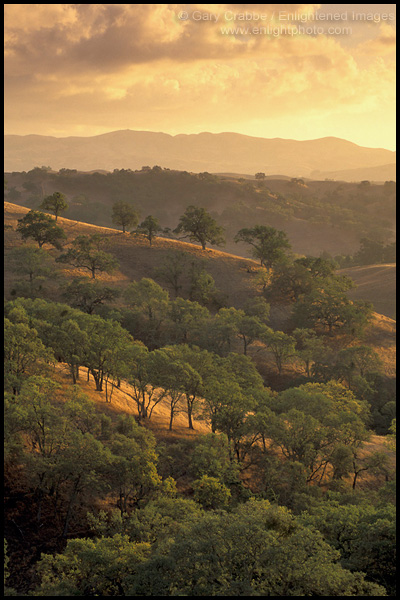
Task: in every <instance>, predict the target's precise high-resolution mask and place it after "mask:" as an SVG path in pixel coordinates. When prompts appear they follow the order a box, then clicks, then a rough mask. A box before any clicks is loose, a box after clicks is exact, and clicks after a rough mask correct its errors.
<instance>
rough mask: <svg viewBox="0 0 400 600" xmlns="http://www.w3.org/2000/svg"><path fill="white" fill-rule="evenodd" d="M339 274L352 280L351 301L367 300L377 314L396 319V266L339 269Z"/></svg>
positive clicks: (383, 265)
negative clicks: (353, 285) (354, 285)
mask: <svg viewBox="0 0 400 600" xmlns="http://www.w3.org/2000/svg"><path fill="white" fill-rule="evenodd" d="M339 273H341V274H343V275H348V276H349V277H351V278H352V279H353V281H354V282H355V284H356V286H357V287H356V288H355V289H354V290H351V291H350V292H349V297H350V298H351V300H368V302H372V304H373V305H374V307H375V309H376V310H377V312H379V313H381V314H382V315H385V316H386V317H390V318H392V319H395V318H396V265H395V264H393V263H391V264H386V265H385V264H382V265H366V266H362V267H350V268H348V269H341V270H340V271H339Z"/></svg>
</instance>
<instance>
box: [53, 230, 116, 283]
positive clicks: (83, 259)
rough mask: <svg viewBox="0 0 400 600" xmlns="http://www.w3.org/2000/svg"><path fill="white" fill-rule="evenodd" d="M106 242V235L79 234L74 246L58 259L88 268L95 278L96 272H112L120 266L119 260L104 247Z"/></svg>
mask: <svg viewBox="0 0 400 600" xmlns="http://www.w3.org/2000/svg"><path fill="white" fill-rule="evenodd" d="M105 244H106V240H105V238H104V236H102V235H101V234H99V233H94V234H93V235H90V236H89V235H78V237H77V238H75V240H74V241H73V242H72V248H69V249H68V250H67V252H65V253H64V254H61V255H60V256H59V257H58V258H57V259H56V260H57V262H60V263H66V264H70V265H73V266H75V267H79V268H81V269H86V270H88V271H89V272H90V273H91V276H92V279H95V277H96V273H98V272H100V273H102V272H106V273H112V272H113V271H115V269H117V268H118V266H119V265H118V261H117V260H116V259H115V258H114V257H113V256H112V254H110V253H109V252H105V251H104V250H103V249H102V247H103V246H104V245H105Z"/></svg>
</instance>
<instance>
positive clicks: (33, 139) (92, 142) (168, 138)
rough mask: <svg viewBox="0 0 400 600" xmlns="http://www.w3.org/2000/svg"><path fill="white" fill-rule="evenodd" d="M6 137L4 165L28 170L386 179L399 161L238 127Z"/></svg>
mask: <svg viewBox="0 0 400 600" xmlns="http://www.w3.org/2000/svg"><path fill="white" fill-rule="evenodd" d="M4 142H5V157H6V158H5V170H6V171H22V170H24V171H26V170H30V169H32V168H34V167H35V166H42V165H46V166H51V167H52V168H53V169H56V170H58V169H61V168H68V169H80V170H84V171H90V170H92V169H106V170H110V171H112V170H113V169H116V168H118V169H121V168H124V169H128V168H129V169H140V168H141V167H142V166H143V165H149V166H153V165H160V166H162V167H164V168H170V169H178V170H186V171H192V172H203V171H208V172H210V173H216V172H220V173H221V172H224V173H249V174H254V173H256V172H258V171H262V172H264V173H265V174H266V175H271V174H278V173H280V174H283V175H287V176H290V177H316V178H320V177H323V178H325V177H329V176H330V175H329V174H332V176H333V173H338V174H340V178H341V179H343V180H344V181H354V180H355V175H356V174H357V171H356V172H353V170H354V169H355V170H360V169H361V170H362V175H363V178H364V175H365V169H372V171H371V173H373V177H372V176H371V177H365V178H367V179H373V180H374V181H385V180H387V179H388V177H387V173H388V169H389V173H390V175H391V174H392V172H393V169H392V167H391V165H393V164H394V163H395V152H392V151H390V150H385V149H382V148H364V147H362V146H358V145H356V144H354V143H352V142H349V141H347V140H343V139H340V138H335V137H325V138H321V139H316V140H307V141H297V140H289V139H281V138H274V139H266V138H258V137H250V136H246V135H242V134H237V133H217V134H213V133H206V132H204V133H199V134H190V135H186V134H179V135H175V136H172V135H169V134H166V133H156V132H151V131H131V130H129V129H127V130H123V131H113V132H110V133H106V134H102V135H97V136H93V137H64V138H57V137H51V136H41V135H26V136H20V135H6V136H5V137H4ZM388 165H389V166H388ZM381 167H382V169H381ZM381 171H382V172H381ZM390 178H393V177H390Z"/></svg>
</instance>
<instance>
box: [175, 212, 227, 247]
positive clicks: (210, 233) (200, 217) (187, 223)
mask: <svg viewBox="0 0 400 600" xmlns="http://www.w3.org/2000/svg"><path fill="white" fill-rule="evenodd" d="M223 231H224V230H223V228H222V227H221V226H220V225H218V224H217V222H216V221H215V219H213V218H212V216H211V215H210V214H209V213H208V212H207V211H206V210H205V209H204V208H201V207H199V206H188V208H187V209H186V211H185V213H184V214H183V215H182V216H181V218H180V220H179V225H178V226H177V227H176V229H175V230H174V232H175V233H177V234H180V233H182V232H183V233H184V234H185V235H184V236H183V238H189V239H190V241H191V242H199V243H200V244H201V247H202V248H203V250H205V248H206V244H207V243H209V244H212V245H214V246H222V245H224V244H225V239H224V237H223Z"/></svg>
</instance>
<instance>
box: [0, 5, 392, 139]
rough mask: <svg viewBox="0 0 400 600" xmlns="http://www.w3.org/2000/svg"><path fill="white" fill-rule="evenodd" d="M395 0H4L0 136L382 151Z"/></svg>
mask: <svg viewBox="0 0 400 600" xmlns="http://www.w3.org/2000/svg"><path fill="white" fill-rule="evenodd" d="M395 7H396V5H395V4H5V133H8V134H19V135H27V134H41V135H53V136H60V137H64V136H91V135H98V134H102V133H106V132H109V131H115V130H120V129H132V130H144V131H162V132H165V133H169V134H172V135H176V134H180V133H187V134H190V133H200V132H202V131H208V132H212V133H219V132H226V131H233V132H236V133H242V134H246V135H251V136H257V137H266V138H276V137H279V138H287V139H296V140H305V139H316V138H321V137H326V136H335V137H340V138H344V139H347V140H350V141H352V142H354V143H356V144H359V145H362V146H368V147H374V148H386V149H389V150H394V149H395Z"/></svg>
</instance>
